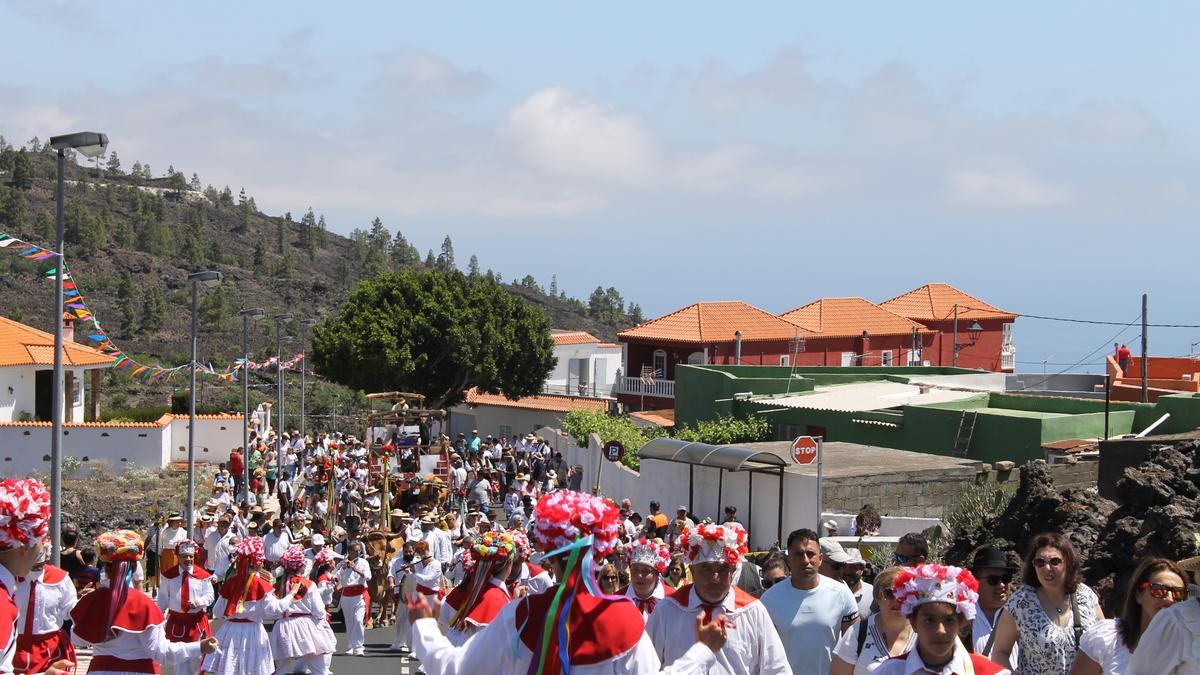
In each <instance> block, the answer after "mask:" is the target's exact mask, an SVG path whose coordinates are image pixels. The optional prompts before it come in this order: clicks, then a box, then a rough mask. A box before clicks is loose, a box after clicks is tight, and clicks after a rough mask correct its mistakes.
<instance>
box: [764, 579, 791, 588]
mask: <svg viewBox="0 0 1200 675" xmlns="http://www.w3.org/2000/svg"><path fill="white" fill-rule="evenodd" d="M784 579H787V577H779V578H778V579H763V580H762V587H763V588H770V587H772V586H774V585H775V584H777V583H779V582H781V581H783V580H784Z"/></svg>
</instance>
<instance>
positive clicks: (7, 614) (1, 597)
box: [0, 583, 18, 654]
mask: <svg viewBox="0 0 1200 675" xmlns="http://www.w3.org/2000/svg"><path fill="white" fill-rule="evenodd" d="M17 614H18V612H17V603H15V602H13V597H12V591H11V590H10V589H9V588H8V587H7V586H5V585H4V584H3V583H0V654H2V653H4V652H5V651H7V650H8V646H9V645H10V644H12V641H13V634H15V633H16V632H17Z"/></svg>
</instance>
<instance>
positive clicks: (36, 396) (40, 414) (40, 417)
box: [33, 370, 54, 422]
mask: <svg viewBox="0 0 1200 675" xmlns="http://www.w3.org/2000/svg"><path fill="white" fill-rule="evenodd" d="M33 386H34V390H33V418H34V419H35V420H37V421H38V422H50V421H51V419H50V416H51V415H53V414H54V412H53V408H52V406H51V403H50V402H51V401H52V400H53V398H54V391H53V387H54V371H53V370H39V371H37V373H36V374H35V375H34V380H33Z"/></svg>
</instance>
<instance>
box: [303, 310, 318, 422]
mask: <svg viewBox="0 0 1200 675" xmlns="http://www.w3.org/2000/svg"><path fill="white" fill-rule="evenodd" d="M315 325H317V320H316V319H301V320H300V353H301V354H303V355H304V358H303V359H301V361H300V439H301V440H302V441H303V440H304V439H306V438H308V437H307V436H306V435H305V430H304V415H305V412H306V411H305V409H304V396H305V392H306V388H305V384H306V382H305V379H306V378H305V374H306V373H307V371H308V329H309V328H312V327H313V326H315Z"/></svg>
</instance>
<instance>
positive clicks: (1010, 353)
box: [1000, 345, 1017, 371]
mask: <svg viewBox="0 0 1200 675" xmlns="http://www.w3.org/2000/svg"><path fill="white" fill-rule="evenodd" d="M1016 366H1017V350H1016V349H1015V348H1013V346H1012V345H1007V346H1006V347H1004V348H1003V349H1001V350H1000V370H1009V371H1011V370H1016Z"/></svg>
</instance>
